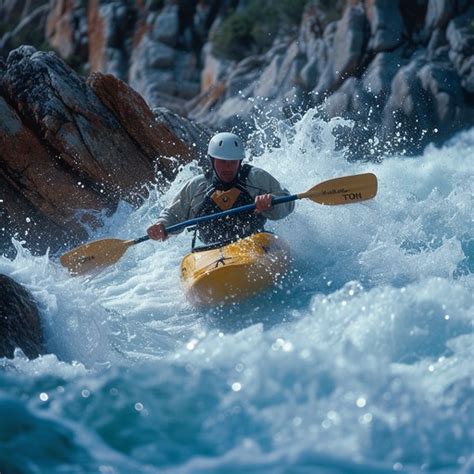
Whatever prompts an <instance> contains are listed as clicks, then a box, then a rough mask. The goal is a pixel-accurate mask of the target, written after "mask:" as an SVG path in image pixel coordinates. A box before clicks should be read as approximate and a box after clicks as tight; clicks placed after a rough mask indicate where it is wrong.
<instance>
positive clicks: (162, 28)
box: [153, 4, 179, 47]
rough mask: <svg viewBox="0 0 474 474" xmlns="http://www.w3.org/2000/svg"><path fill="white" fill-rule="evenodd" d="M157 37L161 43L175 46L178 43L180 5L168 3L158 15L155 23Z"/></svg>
mask: <svg viewBox="0 0 474 474" xmlns="http://www.w3.org/2000/svg"><path fill="white" fill-rule="evenodd" d="M153 29H154V33H155V38H156V39H157V40H158V41H160V42H161V43H165V44H167V45H169V46H172V47H175V46H177V44H178V34H179V18H178V5H172V4H168V5H166V6H165V7H164V8H163V10H162V11H161V12H160V14H159V15H158V16H157V17H156V20H155V22H154V25H153Z"/></svg>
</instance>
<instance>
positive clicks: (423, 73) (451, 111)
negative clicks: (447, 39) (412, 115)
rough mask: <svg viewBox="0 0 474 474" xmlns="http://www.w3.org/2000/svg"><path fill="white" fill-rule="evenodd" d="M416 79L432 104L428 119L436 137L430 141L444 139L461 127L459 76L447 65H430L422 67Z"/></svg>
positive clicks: (461, 98)
mask: <svg viewBox="0 0 474 474" xmlns="http://www.w3.org/2000/svg"><path fill="white" fill-rule="evenodd" d="M418 77H419V78H420V80H421V85H422V87H423V89H424V90H425V91H427V92H429V94H430V96H431V100H432V103H433V114H432V115H431V117H430V118H431V122H432V128H437V129H438V133H437V135H438V137H430V139H435V141H436V140H438V139H439V138H443V139H446V138H448V137H449V136H450V135H451V134H452V133H453V131H454V130H456V129H459V128H461V126H462V108H463V102H464V97H463V92H462V89H461V81H460V79H459V76H458V75H457V74H456V72H455V71H454V68H452V67H449V65H446V64H439V63H432V64H427V65H425V66H423V67H422V68H421V69H420V71H419V73H418Z"/></svg>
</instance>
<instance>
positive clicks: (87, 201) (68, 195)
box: [0, 97, 112, 250]
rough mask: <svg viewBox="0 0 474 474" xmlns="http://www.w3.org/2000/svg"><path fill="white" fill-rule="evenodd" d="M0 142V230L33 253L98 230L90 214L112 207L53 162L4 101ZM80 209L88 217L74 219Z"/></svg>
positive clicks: (0, 100) (0, 106) (0, 101)
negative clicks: (23, 242) (24, 242)
mask: <svg viewBox="0 0 474 474" xmlns="http://www.w3.org/2000/svg"><path fill="white" fill-rule="evenodd" d="M0 138H1V139H0V156H1V159H0V162H1V165H2V166H0V182H2V180H3V182H2V186H0V189H1V191H0V199H1V200H2V206H1V207H2V208H3V209H4V213H5V214H4V219H5V224H4V225H2V226H0V227H2V228H3V229H9V230H10V236H13V235H15V234H16V235H17V238H20V239H23V238H24V239H26V240H27V241H28V242H29V243H30V246H33V248H34V249H35V250H40V249H45V247H47V246H48V245H51V246H53V247H56V248H57V247H59V246H61V244H62V243H64V242H68V241H69V240H71V239H74V238H75V239H77V240H82V239H85V238H86V237H87V233H86V229H85V224H88V225H94V224H95V225H98V222H97V219H96V218H95V216H94V213H96V212H98V211H100V210H101V209H107V208H111V205H112V203H111V201H110V200H109V198H108V197H107V195H106V194H105V193H100V191H99V189H94V188H89V187H87V188H86V187H85V186H82V183H81V181H80V179H81V178H78V177H76V176H75V175H74V174H73V173H70V172H69V171H68V170H66V169H64V167H62V166H61V165H60V164H59V163H58V162H57V161H55V160H54V159H51V157H50V155H49V153H48V150H47V149H46V148H45V147H44V145H43V144H42V143H41V141H40V140H39V139H38V138H37V137H36V135H35V134H34V133H33V132H32V131H31V130H30V129H29V128H28V127H27V126H25V124H24V123H23V122H22V120H21V118H20V117H19V116H18V114H17V113H16V111H15V110H14V109H12V108H11V107H10V106H9V105H8V104H7V103H6V102H5V100H4V99H3V98H2V97H0ZM79 209H89V210H92V213H87V212H83V213H82V216H80V217H79V216H77V217H76V218H74V217H75V216H76V214H77V212H78V210H79ZM4 233H5V235H4V239H2V240H6V239H7V238H8V240H9V237H7V235H6V230H5V231H4ZM46 236H48V237H47V238H46ZM38 239H39V241H38ZM44 240H46V241H44Z"/></svg>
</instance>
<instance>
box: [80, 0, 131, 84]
mask: <svg viewBox="0 0 474 474" xmlns="http://www.w3.org/2000/svg"><path fill="white" fill-rule="evenodd" d="M136 18H137V10H136V8H135V7H134V6H133V4H132V3H130V2H126V1H124V0H91V1H90V2H88V7H87V27H88V36H89V66H90V70H91V72H104V73H109V74H113V75H115V76H117V77H119V78H120V79H124V80H125V79H126V78H127V71H128V58H129V57H130V42H131V41H130V40H131V35H132V33H133V31H134V27H135V23H136Z"/></svg>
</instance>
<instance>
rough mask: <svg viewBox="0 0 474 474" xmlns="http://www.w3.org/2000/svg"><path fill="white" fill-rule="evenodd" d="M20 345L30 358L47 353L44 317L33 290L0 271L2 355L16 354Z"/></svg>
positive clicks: (0, 354) (0, 347) (0, 346)
mask: <svg viewBox="0 0 474 474" xmlns="http://www.w3.org/2000/svg"><path fill="white" fill-rule="evenodd" d="M16 348H20V349H21V350H22V351H23V352H24V354H25V355H26V356H27V357H29V358H30V359H34V358H36V357H38V356H39V355H41V354H44V352H45V348H44V337H43V329H42V327H41V319H40V315H39V312H38V309H37V306H36V303H35V301H34V299H33V297H32V295H31V293H30V292H29V291H27V290H26V289H25V288H24V287H23V286H22V285H20V284H19V283H17V282H16V281H14V280H13V279H12V278H10V277H8V276H6V275H0V357H8V358H13V352H14V350H15V349H16Z"/></svg>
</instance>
